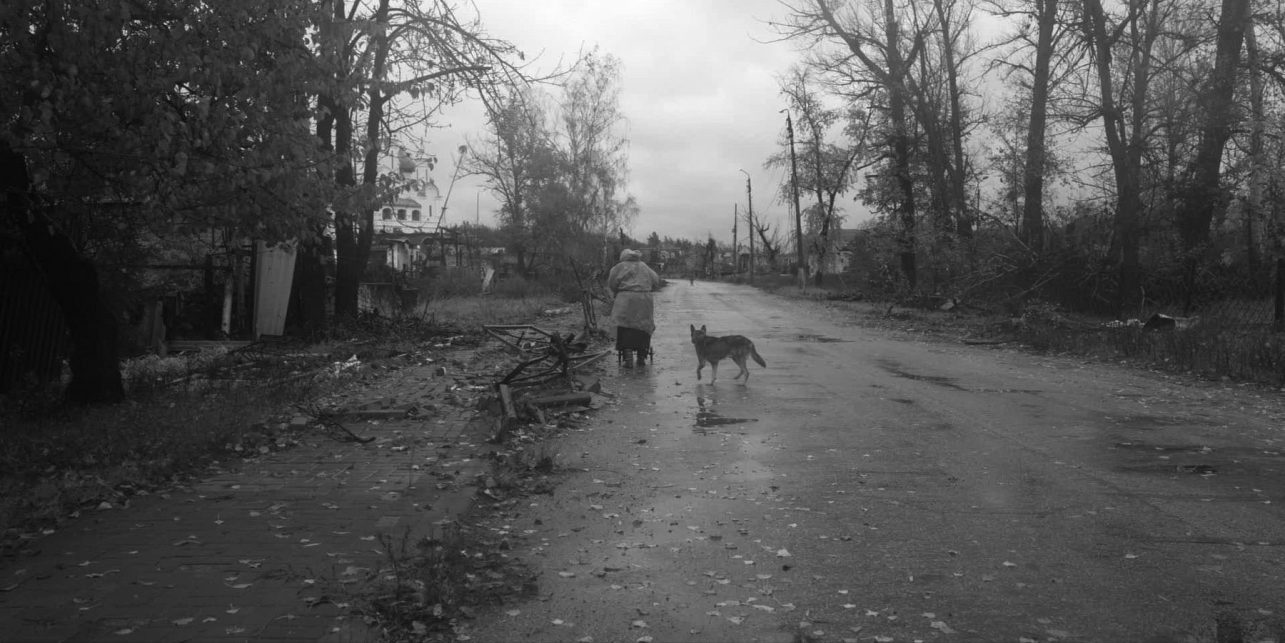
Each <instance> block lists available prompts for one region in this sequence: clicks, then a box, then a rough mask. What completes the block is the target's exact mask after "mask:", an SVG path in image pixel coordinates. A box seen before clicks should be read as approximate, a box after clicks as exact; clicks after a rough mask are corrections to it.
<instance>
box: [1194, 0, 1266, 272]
mask: <svg viewBox="0 0 1285 643" xmlns="http://www.w3.org/2000/svg"><path fill="white" fill-rule="evenodd" d="M1248 17H1249V0H1222V13H1221V15H1220V16H1219V18H1218V44H1217V51H1216V54H1215V59H1214V69H1213V73H1212V74H1211V75H1210V77H1209V82H1208V84H1207V85H1206V86H1205V91H1204V92H1202V95H1201V97H1200V98H1201V102H1202V103H1203V104H1204V107H1205V122H1204V124H1203V126H1202V128H1201V132H1200V142H1199V144H1198V146H1197V148H1196V157H1195V158H1194V159H1193V160H1192V162H1191V165H1190V166H1189V167H1188V169H1187V176H1188V179H1187V188H1186V190H1184V192H1185V195H1184V196H1185V198H1184V199H1183V200H1182V203H1183V206H1182V210H1181V212H1180V214H1179V217H1180V218H1179V227H1180V230H1181V231H1182V240H1183V245H1184V248H1185V249H1186V250H1187V251H1188V253H1193V252H1195V251H1196V250H1198V249H1199V248H1200V246H1202V245H1204V243H1205V242H1206V241H1208V239H1209V224H1210V222H1211V221H1212V220H1213V217H1214V213H1215V211H1217V210H1220V209H1221V208H1223V207H1225V203H1224V198H1223V193H1222V188H1221V187H1220V186H1219V178H1220V170H1221V167H1222V159H1223V148H1224V147H1226V145H1227V139H1229V138H1231V134H1232V128H1233V126H1234V125H1235V123H1236V120H1237V117H1236V103H1235V90H1236V69H1237V67H1238V66H1239V65H1240V49H1241V44H1242V43H1243V42H1244V40H1245V24H1246V22H1247V21H1248Z"/></svg>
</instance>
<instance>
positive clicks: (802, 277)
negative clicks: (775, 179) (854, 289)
mask: <svg viewBox="0 0 1285 643" xmlns="http://www.w3.org/2000/svg"><path fill="white" fill-rule="evenodd" d="M781 111H783V112H785V131H786V132H787V133H788V134H789V135H790V189H791V191H792V192H793V193H794V235H795V236H794V254H795V256H796V257H797V259H796V261H798V267H797V268H796V270H798V273H799V288H807V282H808V277H807V271H806V270H804V268H803V214H802V213H801V212H799V165H798V160H797V159H795V157H794V120H793V119H791V118H790V112H789V110H781Z"/></svg>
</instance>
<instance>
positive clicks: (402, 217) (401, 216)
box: [397, 208, 406, 221]
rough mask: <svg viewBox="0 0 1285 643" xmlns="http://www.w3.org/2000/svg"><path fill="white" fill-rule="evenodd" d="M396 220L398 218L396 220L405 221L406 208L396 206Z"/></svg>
mask: <svg viewBox="0 0 1285 643" xmlns="http://www.w3.org/2000/svg"><path fill="white" fill-rule="evenodd" d="M397 220H398V221H405V220H406V209H405V208H398V209H397Z"/></svg>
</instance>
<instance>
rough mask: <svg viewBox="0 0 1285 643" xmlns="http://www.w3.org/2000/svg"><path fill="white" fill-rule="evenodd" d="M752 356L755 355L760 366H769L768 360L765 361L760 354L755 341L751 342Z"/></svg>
mask: <svg viewBox="0 0 1285 643" xmlns="http://www.w3.org/2000/svg"><path fill="white" fill-rule="evenodd" d="M750 357H753V358H754V361H755V362H758V365H759V366H762V367H763V368H767V362H765V361H763V358H762V357H760V356H759V352H758V351H757V350H755V348H754V344H753V342H751V343H750Z"/></svg>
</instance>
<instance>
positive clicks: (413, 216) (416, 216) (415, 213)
mask: <svg viewBox="0 0 1285 643" xmlns="http://www.w3.org/2000/svg"><path fill="white" fill-rule="evenodd" d="M410 220H411V221H419V210H411V211H410Z"/></svg>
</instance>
